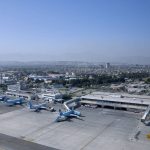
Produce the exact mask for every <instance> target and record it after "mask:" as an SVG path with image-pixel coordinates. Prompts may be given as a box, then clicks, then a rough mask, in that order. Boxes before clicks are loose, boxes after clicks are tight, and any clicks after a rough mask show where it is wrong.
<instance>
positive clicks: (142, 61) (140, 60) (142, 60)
mask: <svg viewBox="0 0 150 150" xmlns="http://www.w3.org/2000/svg"><path fill="white" fill-rule="evenodd" d="M113 60H114V59H113ZM116 60H117V61H112V60H110V61H109V60H108V61H107V62H109V63H110V64H113V65H130V64H139V65H150V57H141V56H139V57H132V56H131V57H119V58H116ZM107 62H88V61H87V62H84V61H26V62H25V61H0V66H34V65H35V66H36V65H78V66H84V65H104V64H106V63H107Z"/></svg>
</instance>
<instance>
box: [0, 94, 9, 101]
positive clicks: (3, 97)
mask: <svg viewBox="0 0 150 150" xmlns="http://www.w3.org/2000/svg"><path fill="white" fill-rule="evenodd" d="M6 99H8V98H7V97H6V96H4V95H1V96H0V101H5V100H6Z"/></svg>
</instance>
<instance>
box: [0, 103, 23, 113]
mask: <svg viewBox="0 0 150 150" xmlns="http://www.w3.org/2000/svg"><path fill="white" fill-rule="evenodd" d="M24 106H25V105H24ZM24 106H20V105H14V106H7V105H6V104H4V103H2V102H0V114H3V113H7V112H11V111H14V110H18V109H22V108H23V107H24Z"/></svg>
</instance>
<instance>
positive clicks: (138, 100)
mask: <svg viewBox="0 0 150 150" xmlns="http://www.w3.org/2000/svg"><path fill="white" fill-rule="evenodd" d="M81 98H82V99H83V98H84V99H90V100H104V101H111V102H124V103H132V104H145V105H150V96H140V95H130V94H122V93H121V94H119V93H108V92H94V93H91V94H88V95H85V96H82V97H81Z"/></svg>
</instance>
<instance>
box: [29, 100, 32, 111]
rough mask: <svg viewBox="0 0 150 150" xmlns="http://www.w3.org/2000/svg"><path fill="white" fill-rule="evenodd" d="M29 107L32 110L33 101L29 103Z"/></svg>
mask: <svg viewBox="0 0 150 150" xmlns="http://www.w3.org/2000/svg"><path fill="white" fill-rule="evenodd" d="M28 104H29V107H30V109H31V108H32V103H31V101H29V103H28Z"/></svg>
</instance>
